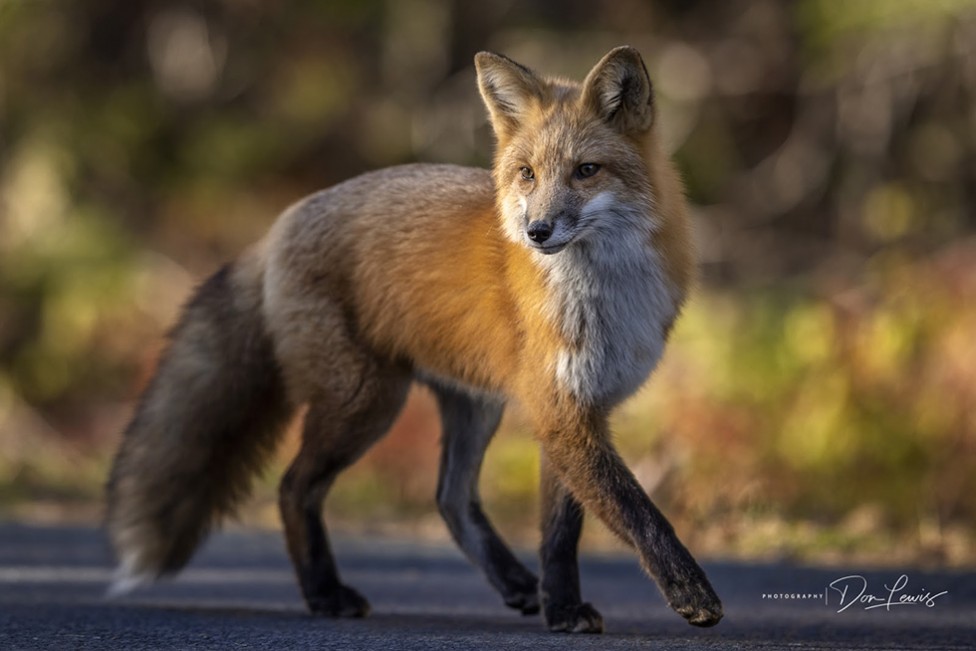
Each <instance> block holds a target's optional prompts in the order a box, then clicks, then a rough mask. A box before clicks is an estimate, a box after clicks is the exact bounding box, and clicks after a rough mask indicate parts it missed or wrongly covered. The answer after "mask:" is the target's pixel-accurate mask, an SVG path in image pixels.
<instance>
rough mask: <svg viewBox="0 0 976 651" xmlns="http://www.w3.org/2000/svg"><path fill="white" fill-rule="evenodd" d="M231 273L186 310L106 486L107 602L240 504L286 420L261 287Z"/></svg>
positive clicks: (186, 549) (162, 569) (179, 561)
mask: <svg viewBox="0 0 976 651" xmlns="http://www.w3.org/2000/svg"><path fill="white" fill-rule="evenodd" d="M243 276H244V274H241V273H236V272H235V268H234V267H233V266H227V267H224V268H223V269H221V270H220V271H219V272H217V273H216V274H215V275H214V276H212V277H211V278H210V279H209V280H207V281H206V282H205V283H204V284H203V285H202V286H201V287H200V288H199V289H198V290H197V292H196V294H195V295H194V297H193V298H192V299H191V301H190V302H189V304H188V305H187V306H186V308H185V309H184V312H183V315H182V318H181V319H180V321H179V323H178V324H177V326H176V328H175V329H174V330H173V332H172V334H171V342H170V345H169V348H168V349H167V351H166V352H165V353H164V355H163V357H162V359H161V361H160V363H159V368H158V369H157V371H156V374H155V377H154V378H153V379H152V382H151V383H150V385H149V387H148V389H147V390H146V391H145V393H144V394H143V396H142V399H141V400H140V403H139V406H138V408H137V409H136V412H135V416H134V417H133V419H132V422H131V423H130V424H129V426H128V428H127V429H126V431H125V435H124V438H123V441H122V445H121V447H120V448H119V451H118V454H117V456H116V457H115V462H114V465H113V467H112V472H111V475H110V478H109V482H108V518H107V526H108V531H109V536H110V538H111V540H112V544H113V546H114V548H115V551H116V553H117V555H118V558H119V569H118V573H117V578H116V581H115V583H114V585H113V586H112V588H111V589H110V594H118V593H122V592H126V591H128V590H129V589H131V588H132V587H134V586H136V585H138V584H139V583H142V582H145V581H149V580H153V579H156V578H158V577H159V576H161V575H164V574H168V573H173V572H176V571H178V570H179V569H180V568H182V567H183V566H184V565H185V564H186V562H187V561H188V560H189V559H190V556H191V555H192V554H193V552H194V550H195V549H196V547H197V546H198V544H199V543H200V542H201V541H202V540H203V538H204V537H206V535H207V533H208V532H209V531H210V529H211V528H212V526H213V525H215V524H216V523H218V522H219V520H220V518H221V517H222V516H224V515H227V514H228V513H230V512H231V511H232V510H233V509H234V507H235V505H236V504H237V503H238V502H239V501H240V500H241V499H242V498H243V497H245V496H246V495H247V492H248V490H249V488H250V483H251V478H252V476H253V475H254V474H256V472H257V471H258V470H259V469H260V466H261V464H262V462H263V461H264V460H265V459H266V458H267V457H268V456H269V455H270V454H271V452H272V451H273V448H274V445H275V443H276V441H277V438H278V433H279V432H280V431H281V430H282V428H283V425H284V423H285V421H286V420H287V418H288V416H289V414H290V411H291V410H290V408H289V405H288V400H287V397H286V394H285V390H284V386H283V382H282V379H281V374H280V371H279V368H278V365H277V363H276V361H275V356H274V352H273V348H272V343H271V340H270V338H269V336H268V333H267V331H266V328H265V324H264V319H263V317H262V314H261V280H260V275H259V274H257V273H255V274H253V278H252V279H251V280H245V279H243Z"/></svg>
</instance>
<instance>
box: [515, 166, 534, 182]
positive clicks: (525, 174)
mask: <svg viewBox="0 0 976 651" xmlns="http://www.w3.org/2000/svg"><path fill="white" fill-rule="evenodd" d="M519 172H521V174H522V179H523V180H525V181H531V180H532V179H534V178H535V172H533V171H532V168H531V167H529V166H527V165H523V166H522V167H520V168H519Z"/></svg>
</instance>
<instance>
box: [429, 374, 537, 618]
mask: <svg viewBox="0 0 976 651" xmlns="http://www.w3.org/2000/svg"><path fill="white" fill-rule="evenodd" d="M431 388H432V389H433V390H434V393H435V395H436V397H437V403H438V406H439V407H440V412H441V422H442V427H443V450H442V453H441V466H440V477H439V479H438V483H437V505H438V508H439V509H440V513H441V515H442V517H443V518H444V521H445V522H446V523H447V527H448V529H450V531H451V535H452V536H453V537H454V540H455V541H456V542H457V544H458V546H459V547H460V548H461V550H462V551H463V552H464V553H465V555H466V556H467V557H468V558H469V559H470V560H471V561H472V562H473V563H474V564H475V565H477V566H478V567H479V568H481V570H482V571H483V572H484V574H485V576H486V577H487V578H488V581H489V583H491V585H492V586H494V588H495V589H496V590H497V591H498V592H499V593H500V594H501V595H502V598H503V599H504V600H505V604H506V605H508V606H509V607H511V608H514V609H516V610H520V611H522V613H524V614H526V615H529V614H534V613H537V612H539V596H538V579H537V578H536V577H535V575H534V574H532V572H530V571H529V570H528V569H526V568H525V566H524V565H523V564H522V563H520V562H519V561H518V559H516V558H515V555H514V554H513V553H512V552H511V550H510V549H509V548H508V546H507V545H506V544H505V542H504V541H503V540H502V539H501V538H500V537H499V535H498V533H497V532H496V531H495V529H494V527H492V525H491V522H489V521H488V518H487V517H486V516H485V514H484V512H483V511H482V509H481V500H480V498H479V495H478V477H479V474H480V472H481V462H482V459H483V458H484V455H485V450H486V449H487V447H488V443H489V442H490V441H491V439H492V436H494V434H495V430H496V429H497V428H498V423H499V421H500V420H501V416H502V411H503V410H504V403H502V402H500V401H494V400H492V399H490V398H485V397H475V396H471V395H469V394H467V393H464V392H462V391H459V390H457V389H455V388H453V387H447V386H441V385H436V384H431Z"/></svg>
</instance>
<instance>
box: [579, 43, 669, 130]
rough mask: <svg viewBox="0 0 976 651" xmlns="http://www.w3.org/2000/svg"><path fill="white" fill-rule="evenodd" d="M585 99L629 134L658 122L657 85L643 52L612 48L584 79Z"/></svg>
mask: <svg viewBox="0 0 976 651" xmlns="http://www.w3.org/2000/svg"><path fill="white" fill-rule="evenodd" d="M583 101H584V102H585V103H586V104H587V105H588V106H589V107H590V109H591V110H592V111H594V112H595V113H596V114H597V115H598V116H599V117H601V118H603V119H604V120H606V121H607V122H608V123H610V124H611V125H612V126H613V127H614V128H616V129H617V130H618V131H620V132H621V133H625V134H640V133H643V132H645V131H647V130H648V129H649V128H650V127H651V125H652V124H653V123H654V89H653V87H652V86H651V78H650V77H649V76H648V74H647V68H646V67H644V60H643V59H641V55H640V53H639V52H638V51H637V50H635V49H634V48H632V47H627V46H624V47H618V48H614V49H613V50H610V52H609V53H607V55H606V56H605V57H603V58H602V59H601V60H600V62H599V63H598V64H596V65H595V66H594V67H593V70H591V71H590V74H588V75H587V76H586V80H585V81H584V82H583Z"/></svg>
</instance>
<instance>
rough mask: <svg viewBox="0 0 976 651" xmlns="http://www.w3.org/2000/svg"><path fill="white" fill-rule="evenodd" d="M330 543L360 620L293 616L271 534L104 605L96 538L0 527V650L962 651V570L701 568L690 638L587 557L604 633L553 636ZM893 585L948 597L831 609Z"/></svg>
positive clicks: (420, 566)
mask: <svg viewBox="0 0 976 651" xmlns="http://www.w3.org/2000/svg"><path fill="white" fill-rule="evenodd" d="M336 548H337V553H338V554H339V559H340V565H341V567H342V571H343V574H344V576H345V579H346V580H347V582H349V583H350V584H352V585H354V586H356V587H357V588H359V589H360V591H361V592H363V593H364V594H365V595H366V596H367V597H368V598H369V599H370V600H371V602H372V604H373V615H372V616H370V617H369V618H367V619H365V620H339V621H337V620H327V619H319V618H314V617H311V616H309V615H307V614H305V612H304V610H303V608H302V604H301V601H300V597H299V593H298V590H297V587H296V585H295V581H294V579H293V578H292V575H291V569H290V566H289V564H288V561H287V558H286V557H285V553H284V550H283V543H282V539H281V536H280V535H279V534H277V533H270V532H250V531H248V532H232V533H223V534H220V535H218V536H216V537H214V538H213V539H212V540H211V541H210V542H209V543H208V544H207V546H206V547H205V548H204V549H203V550H202V552H201V553H200V554H198V556H197V558H196V559H195V561H194V562H193V563H192V565H191V566H190V567H189V568H188V569H187V570H186V571H184V573H183V574H181V575H180V576H179V578H177V579H176V580H174V581H171V582H167V583H163V584H158V585H156V586H153V587H151V588H148V589H145V590H142V591H140V592H138V593H136V594H134V595H131V596H129V597H128V598H126V599H124V600H122V601H115V602H109V601H106V600H104V599H103V598H102V594H103V592H104V589H105V585H106V583H107V581H108V579H109V577H110V576H111V569H110V567H111V561H110V556H109V553H108V549H107V545H106V542H105V539H104V537H103V536H102V534H101V533H100V532H99V531H97V530H93V529H90V528H68V527H57V528H45V527H27V526H21V525H15V524H0V649H4V650H7V649H59V650H65V649H126V650H134V649H143V648H156V649H161V648H172V649H321V650H328V649H337V650H339V649H341V650H343V651H347V650H349V651H353V650H357V649H370V650H374V649H376V650H378V649H383V650H386V649H396V650H399V649H407V650H409V649H425V650H439V649H463V650H465V651H470V650H473V649H506V650H508V649H515V650H517V649H532V650H533V651H543V650H545V649H559V650H563V649H600V650H613V649H656V650H662V651H666V650H669V649H751V648H757V647H758V648H762V649H778V648H788V649H791V650H792V651H797V650H800V651H802V650H806V649H875V648H877V649H974V648H976V574H973V573H960V572H955V573H950V572H921V571H914V570H910V569H906V570H894V571H882V572H867V571H864V570H863V569H858V568H844V569H841V570H837V569H827V570H824V569H811V568H800V567H794V566H789V565H775V564H773V565H747V564H739V563H735V564H731V563H713V564H706V569H707V570H708V571H709V574H710V575H711V577H712V580H713V583H714V584H715V588H716V590H718V592H719V594H720V595H721V596H722V598H723V600H724V602H725V607H726V618H725V620H724V621H723V622H722V623H721V624H719V625H718V626H717V627H715V628H712V629H705V630H699V629H695V628H693V627H691V626H688V625H686V624H684V622H683V621H682V620H681V619H680V618H679V617H678V616H677V615H675V614H673V613H672V612H671V611H669V610H668V609H667V607H666V606H665V605H664V603H663V601H662V600H661V598H660V596H659V595H658V593H657V591H656V589H655V588H654V587H653V585H652V584H651V583H650V582H649V581H648V580H647V579H645V578H644V577H643V575H642V574H641V572H640V570H639V569H638V567H637V564H636V562H635V561H634V560H633V559H631V558H627V557H622V558H588V559H586V561H585V562H584V564H583V584H584V594H585V595H586V597H587V598H588V599H589V600H590V601H592V602H593V603H594V605H596V606H597V607H598V608H599V609H600V610H601V611H602V612H603V615H604V618H605V621H606V627H607V633H605V634H604V635H601V636H567V635H565V634H556V633H548V632H546V631H544V630H543V627H542V625H541V620H540V619H539V618H538V617H523V616H521V615H519V614H516V613H515V612H513V611H509V610H508V609H506V608H505V607H504V606H503V605H501V601H500V599H498V598H497V597H496V596H495V594H494V593H493V592H492V591H491V590H490V589H489V588H488V587H487V584H486V583H485V581H484V580H483V579H482V578H481V576H480V575H478V574H477V572H476V571H475V570H473V569H472V568H471V567H470V566H469V565H468V563H467V562H466V561H465V560H464V559H463V558H462V557H461V556H460V554H459V553H458V552H456V551H455V550H454V549H453V548H451V547H446V546H436V545H429V544H417V543H408V542H400V541H390V540H368V539H353V540H339V541H338V542H337V544H336ZM902 574H905V575H907V577H908V578H907V580H908V584H907V585H906V586H905V587H904V588H903V589H901V590H899V591H898V592H897V593H896V596H895V601H898V600H899V599H900V597H901V596H903V595H906V596H909V595H915V596H917V595H919V594H920V593H923V592H930V593H932V594H936V593H939V592H942V591H948V593H947V594H944V595H942V596H938V597H935V598H934V600H933V601H932V602H931V603H932V604H933V605H932V607H927V606H925V605H924V604H923V605H900V606H899V605H895V606H891V607H890V608H888V607H879V608H875V609H872V610H865V609H864V608H865V606H867V605H871V604H870V603H866V602H865V603H855V604H854V605H852V606H850V607H849V608H848V609H847V610H844V611H843V612H839V613H838V612H837V610H838V609H840V608H841V607H842V604H841V602H840V601H839V600H840V597H841V593H840V591H839V590H834V589H830V588H828V587H827V586H828V585H829V584H830V583H831V582H833V581H835V580H837V579H841V578H842V577H844V576H846V575H863V576H864V577H865V578H864V581H862V580H861V579H858V578H851V579H847V580H846V581H844V582H842V583H843V585H846V586H847V589H848V590H847V597H846V598H845V602H844V603H847V604H849V603H850V602H851V600H852V597H853V596H854V595H855V594H856V593H860V592H862V590H863V591H864V594H865V595H869V594H874V595H876V596H877V597H878V598H879V599H881V598H884V599H887V598H888V596H889V593H888V591H886V590H885V587H884V586H885V584H888V585H889V586H894V585H895V584H896V582H897V581H898V579H899V577H900V576H901V575H902ZM865 582H866V588H865ZM843 585H842V584H841V583H837V584H835V586H836V587H837V588H841V587H843ZM825 593H826V596H827V598H828V599H829V601H830V603H829V604H828V603H825V598H824V595H825ZM769 595H780V596H779V598H770V597H769ZM783 595H786V596H790V595H792V596H793V597H796V598H785V597H784V596H783ZM809 595H813V596H809ZM923 596H924V595H923ZM866 598H867V597H866V596H865V597H863V598H862V599H866Z"/></svg>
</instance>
